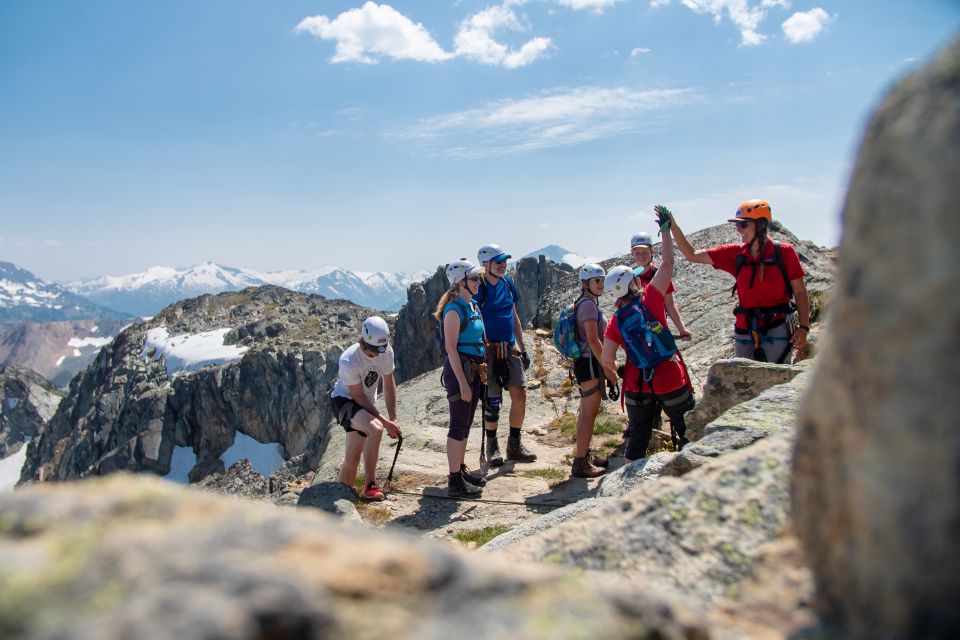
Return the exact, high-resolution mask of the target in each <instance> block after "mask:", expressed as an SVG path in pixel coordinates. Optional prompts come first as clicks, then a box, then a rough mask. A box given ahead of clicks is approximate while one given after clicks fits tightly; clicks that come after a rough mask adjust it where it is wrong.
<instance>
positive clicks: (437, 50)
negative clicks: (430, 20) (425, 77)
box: [295, 0, 609, 69]
mask: <svg viewBox="0 0 960 640" xmlns="http://www.w3.org/2000/svg"><path fill="white" fill-rule="evenodd" d="M608 1H609V0H608ZM523 3H524V0H505V2H504V4H502V5H497V6H492V7H487V8H486V9H484V10H483V11H480V12H479V13H476V14H474V15H472V16H470V17H469V18H467V19H466V20H464V21H463V22H462V23H461V24H460V29H459V31H458V32H457V34H456V36H455V38H454V47H455V50H454V51H453V52H449V51H445V50H444V49H443V47H441V46H440V45H439V44H438V43H437V42H436V41H435V40H434V39H433V37H432V36H431V35H430V33H429V32H428V31H427V29H426V28H425V27H424V26H423V25H422V24H420V23H414V22H413V21H412V20H410V18H408V17H406V16H405V15H403V14H402V13H400V12H398V11H397V10H396V9H394V8H393V7H391V6H390V5H387V4H377V3H375V2H372V1H370V2H366V3H365V4H364V5H363V6H362V7H360V8H359V9H350V10H349V11H344V12H343V13H341V14H340V15H338V16H337V17H336V18H334V19H333V20H331V19H330V18H328V17H327V16H323V15H317V16H310V17H307V18H304V19H303V20H301V21H300V23H299V24H298V25H297V26H296V29H295V31H297V32H300V33H303V32H306V33H310V34H312V35H315V36H317V37H319V38H322V39H324V40H334V41H336V43H337V46H336V52H335V53H334V55H333V57H332V58H331V59H330V62H333V63H338V62H362V63H365V64H376V63H377V62H379V61H380V59H381V58H384V57H387V58H393V59H396V60H416V61H419V62H442V61H444V60H449V59H451V58H455V57H458V56H462V57H465V58H467V59H470V60H473V61H475V62H480V63H483V64H493V65H501V66H504V67H506V68H508V69H515V68H518V67H523V66H526V65H528V64H530V63H531V62H534V61H535V60H537V59H538V58H540V57H541V56H543V55H544V53H546V52H547V51H548V50H549V49H550V47H551V46H552V43H551V40H550V38H542V37H536V38H532V39H531V40H528V41H527V42H525V43H524V44H523V45H522V46H521V47H520V48H519V49H510V48H509V47H508V46H507V45H505V44H503V43H502V42H498V41H497V40H495V39H494V37H493V33H494V31H496V30H498V29H510V30H512V31H525V30H526V27H525V26H524V25H523V24H522V23H521V22H520V20H519V19H518V18H517V16H516V14H515V13H514V12H513V10H512V9H510V7H511V6H515V5H521V4H523Z"/></svg>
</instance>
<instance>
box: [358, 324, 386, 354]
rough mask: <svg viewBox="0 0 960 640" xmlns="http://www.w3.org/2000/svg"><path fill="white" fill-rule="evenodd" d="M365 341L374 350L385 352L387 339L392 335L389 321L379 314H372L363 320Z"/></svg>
mask: <svg viewBox="0 0 960 640" xmlns="http://www.w3.org/2000/svg"><path fill="white" fill-rule="evenodd" d="M362 337H363V341H364V342H365V343H366V344H367V346H368V347H370V349H371V350H372V351H379V352H380V353H383V352H384V351H386V350H387V339H388V338H389V337H390V327H388V326H387V321H386V320H384V319H383V318H381V317H379V316H370V317H369V318H367V319H366V320H364V321H363V336H362Z"/></svg>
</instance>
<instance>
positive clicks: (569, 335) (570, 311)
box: [553, 296, 587, 360]
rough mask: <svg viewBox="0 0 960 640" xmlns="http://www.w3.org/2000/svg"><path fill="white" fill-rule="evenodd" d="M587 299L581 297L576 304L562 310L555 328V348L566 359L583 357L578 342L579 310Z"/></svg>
mask: <svg viewBox="0 0 960 640" xmlns="http://www.w3.org/2000/svg"><path fill="white" fill-rule="evenodd" d="M586 299H587V298H586V297H584V296H580V298H579V299H578V300H577V301H576V302H574V303H573V304H571V305H567V306H566V307H564V308H563V309H561V310H560V317H559V318H558V319H557V326H555V327H554V328H553V346H555V347H556V348H557V351H559V352H560V355H561V356H563V357H564V358H570V359H571V360H576V359H577V358H579V357H580V356H582V355H583V349H581V348H580V343H579V342H577V308H578V307H579V306H580V304H581V303H582V302H584V301H585V300H586Z"/></svg>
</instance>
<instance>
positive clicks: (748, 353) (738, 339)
mask: <svg viewBox="0 0 960 640" xmlns="http://www.w3.org/2000/svg"><path fill="white" fill-rule="evenodd" d="M760 348H761V349H763V355H764V357H765V358H766V362H780V363H781V364H790V363H791V361H792V360H793V358H792V355H793V354H791V353H790V349H791V345H790V329H789V328H788V327H787V324H786V323H785V322H782V323H780V324H778V325H777V326H775V327H772V328H770V329H768V330H767V334H766V335H765V336H763V337H762V338H760ZM733 355H734V356H736V357H738V358H747V359H750V360H753V359H754V352H753V336H752V335H750V334H749V333H747V334H740V333H734V335H733ZM781 358H782V360H781Z"/></svg>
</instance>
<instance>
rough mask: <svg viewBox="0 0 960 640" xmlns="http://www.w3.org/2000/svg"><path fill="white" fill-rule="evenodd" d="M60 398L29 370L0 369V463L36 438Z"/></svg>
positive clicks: (60, 393)
mask: <svg viewBox="0 0 960 640" xmlns="http://www.w3.org/2000/svg"><path fill="white" fill-rule="evenodd" d="M63 396H64V394H63V392H62V391H60V390H59V389H57V388H56V387H55V386H53V385H52V384H50V383H49V382H47V381H46V380H44V379H43V378H42V377H40V376H38V375H37V374H36V373H34V372H33V371H30V370H29V369H22V368H20V367H0V459H2V458H6V457H7V456H10V455H12V454H14V453H16V452H17V451H19V450H20V448H21V447H22V446H24V443H25V442H26V441H27V440H30V439H32V438H33V437H34V436H36V435H37V433H38V432H39V431H40V430H41V428H43V426H44V425H45V424H46V423H47V422H48V421H49V420H50V418H52V417H53V415H54V413H55V412H56V410H57V407H58V406H59V404H60V401H61V400H63Z"/></svg>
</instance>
